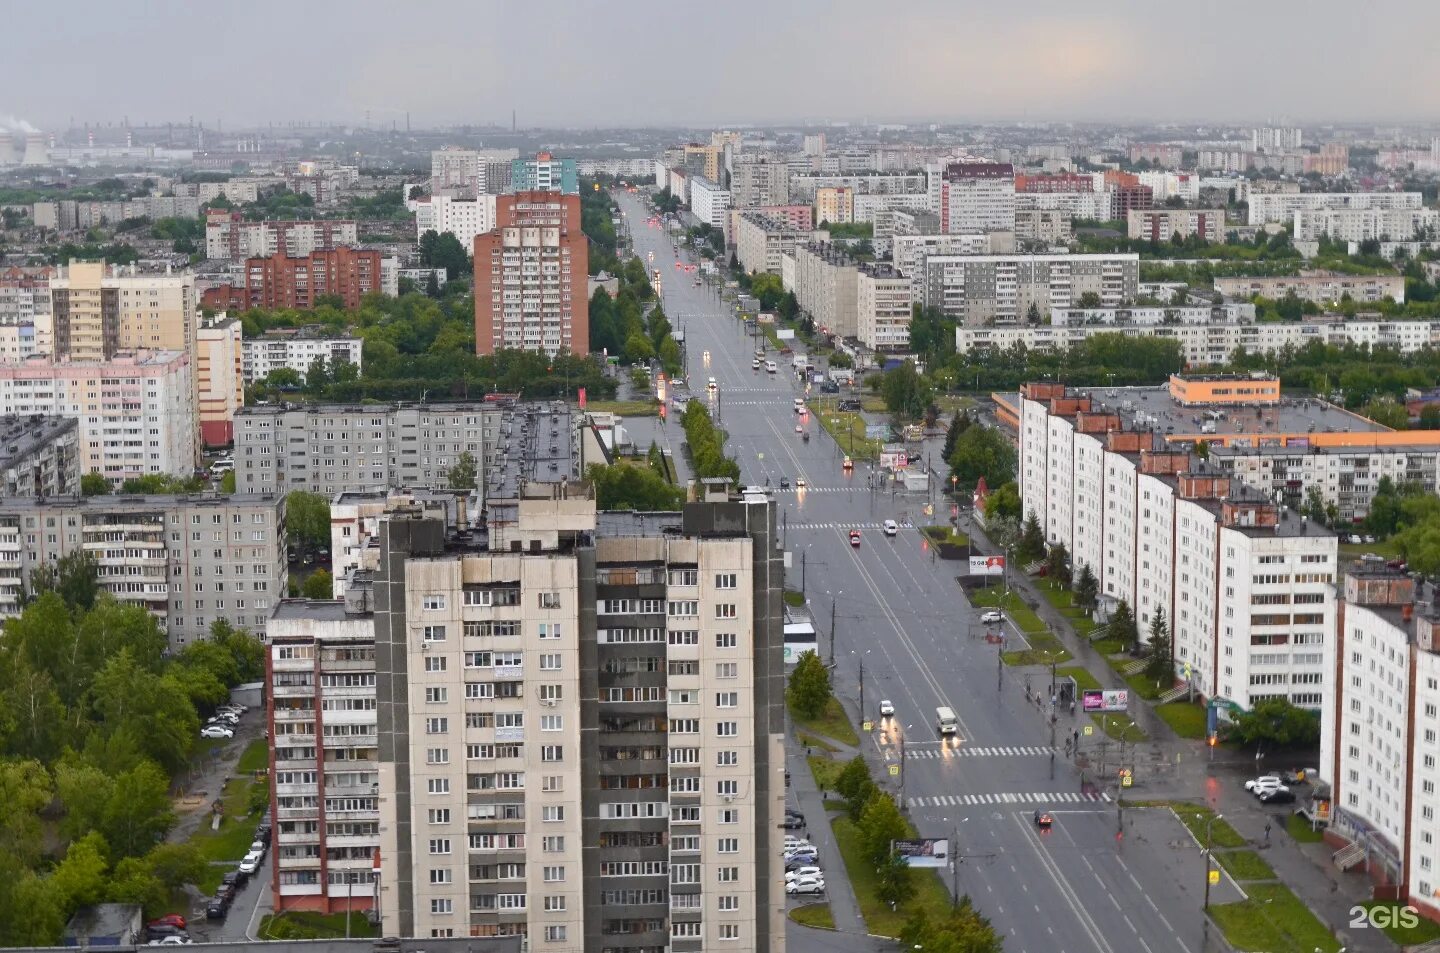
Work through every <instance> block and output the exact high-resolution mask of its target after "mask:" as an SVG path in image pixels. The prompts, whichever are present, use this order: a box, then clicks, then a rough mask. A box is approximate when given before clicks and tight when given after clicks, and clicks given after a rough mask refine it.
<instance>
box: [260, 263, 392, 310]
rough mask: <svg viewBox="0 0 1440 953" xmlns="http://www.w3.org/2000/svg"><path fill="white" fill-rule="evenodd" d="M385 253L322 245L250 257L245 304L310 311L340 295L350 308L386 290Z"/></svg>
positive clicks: (346, 308) (347, 307)
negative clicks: (298, 252) (295, 253)
mask: <svg viewBox="0 0 1440 953" xmlns="http://www.w3.org/2000/svg"><path fill="white" fill-rule="evenodd" d="M380 262H381V254H380V252H378V251H375V250H372V249H364V248H349V247H340V248H319V249H316V250H315V251H312V252H311V253H310V254H308V255H301V256H295V257H292V256H290V255H284V254H275V255H271V256H269V257H268V258H248V259H246V261H245V292H244V295H243V297H242V298H241V302H242V303H243V307H242V308H241V309H240V310H245V308H268V309H272V310H273V309H279V308H285V309H290V310H299V311H309V310H311V309H312V308H314V307H315V305H316V302H317V301H318V299H320V298H322V297H334V298H339V299H340V300H341V301H342V302H343V303H344V308H345V310H347V311H354V310H356V309H357V308H359V307H360V299H361V298H363V297H364V296H365V295H367V294H379V293H382V292H383V290H384V289H383V287H382V284H381V274H380Z"/></svg>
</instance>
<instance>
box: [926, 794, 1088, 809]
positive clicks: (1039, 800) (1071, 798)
mask: <svg viewBox="0 0 1440 953" xmlns="http://www.w3.org/2000/svg"><path fill="white" fill-rule="evenodd" d="M1109 800H1110V795H1108V794H1106V793H1104V792H1103V791H1102V792H1099V793H1092V792H1088V791H1085V792H1082V791H1056V792H1049V793H1047V792H1043V791H1021V792H1018V793H1007V794H942V795H939V796H935V797H912V798H908V799H907V800H906V803H907V804H908V805H909V806H910V807H973V806H975V805H980V804H1076V803H1087V802H1093V801H1109Z"/></svg>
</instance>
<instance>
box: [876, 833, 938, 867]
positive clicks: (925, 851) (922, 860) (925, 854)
mask: <svg viewBox="0 0 1440 953" xmlns="http://www.w3.org/2000/svg"><path fill="white" fill-rule="evenodd" d="M890 848H891V849H892V850H894V851H895V853H897V854H899V855H900V859H901V860H903V861H905V865H906V866H907V867H948V866H950V840H949V838H944V837H942V838H940V839H938V840H935V839H932V838H926V839H924V840H896V841H891V842H890Z"/></svg>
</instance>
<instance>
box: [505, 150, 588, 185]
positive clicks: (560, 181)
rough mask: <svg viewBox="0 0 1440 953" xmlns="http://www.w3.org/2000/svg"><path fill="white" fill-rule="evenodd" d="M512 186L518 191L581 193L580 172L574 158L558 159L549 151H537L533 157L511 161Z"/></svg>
mask: <svg viewBox="0 0 1440 953" xmlns="http://www.w3.org/2000/svg"><path fill="white" fill-rule="evenodd" d="M510 188H511V189H513V190H514V191H516V192H563V193H564V194H565V195H578V194H579V193H580V173H579V168H578V167H577V166H576V165H575V160H574V159H557V158H555V156H553V155H551V154H550V153H548V152H537V153H535V158H533V159H516V160H514V161H513V162H511V163H510Z"/></svg>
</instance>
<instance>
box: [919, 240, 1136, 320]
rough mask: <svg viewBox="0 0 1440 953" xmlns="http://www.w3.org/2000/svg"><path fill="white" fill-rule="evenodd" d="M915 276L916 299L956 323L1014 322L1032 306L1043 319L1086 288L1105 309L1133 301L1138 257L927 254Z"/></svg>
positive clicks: (1075, 302)
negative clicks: (939, 311)
mask: <svg viewBox="0 0 1440 953" xmlns="http://www.w3.org/2000/svg"><path fill="white" fill-rule="evenodd" d="M914 280H915V287H914V297H915V300H916V301H917V302H920V303H922V304H924V305H925V306H927V307H932V308H939V309H940V310H941V311H943V312H944V313H945V315H946V316H947V317H951V318H955V319H956V321H957V322H958V323H960V324H963V325H967V326H971V327H975V326H980V325H984V324H987V323H994V324H997V325H1016V324H1024V323H1025V321H1026V319H1027V317H1029V316H1030V309H1031V307H1034V308H1035V310H1036V312H1038V315H1039V318H1040V320H1041V321H1044V320H1045V319H1046V318H1048V317H1049V316H1050V312H1051V311H1052V310H1054V309H1056V308H1073V307H1077V306H1078V302H1079V301H1080V299H1081V297H1082V296H1083V295H1084V294H1086V293H1087V292H1093V293H1094V294H1095V295H1097V296H1098V298H1099V305H1100V306H1103V307H1107V308H1117V307H1120V306H1122V305H1124V304H1128V303H1133V302H1134V301H1135V296H1136V295H1137V294H1139V291H1140V256H1138V255H1135V254H1116V255H950V254H926V255H924V257H923V258H921V259H920V260H919V262H918V266H917V267H916V269H915V274H914Z"/></svg>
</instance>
